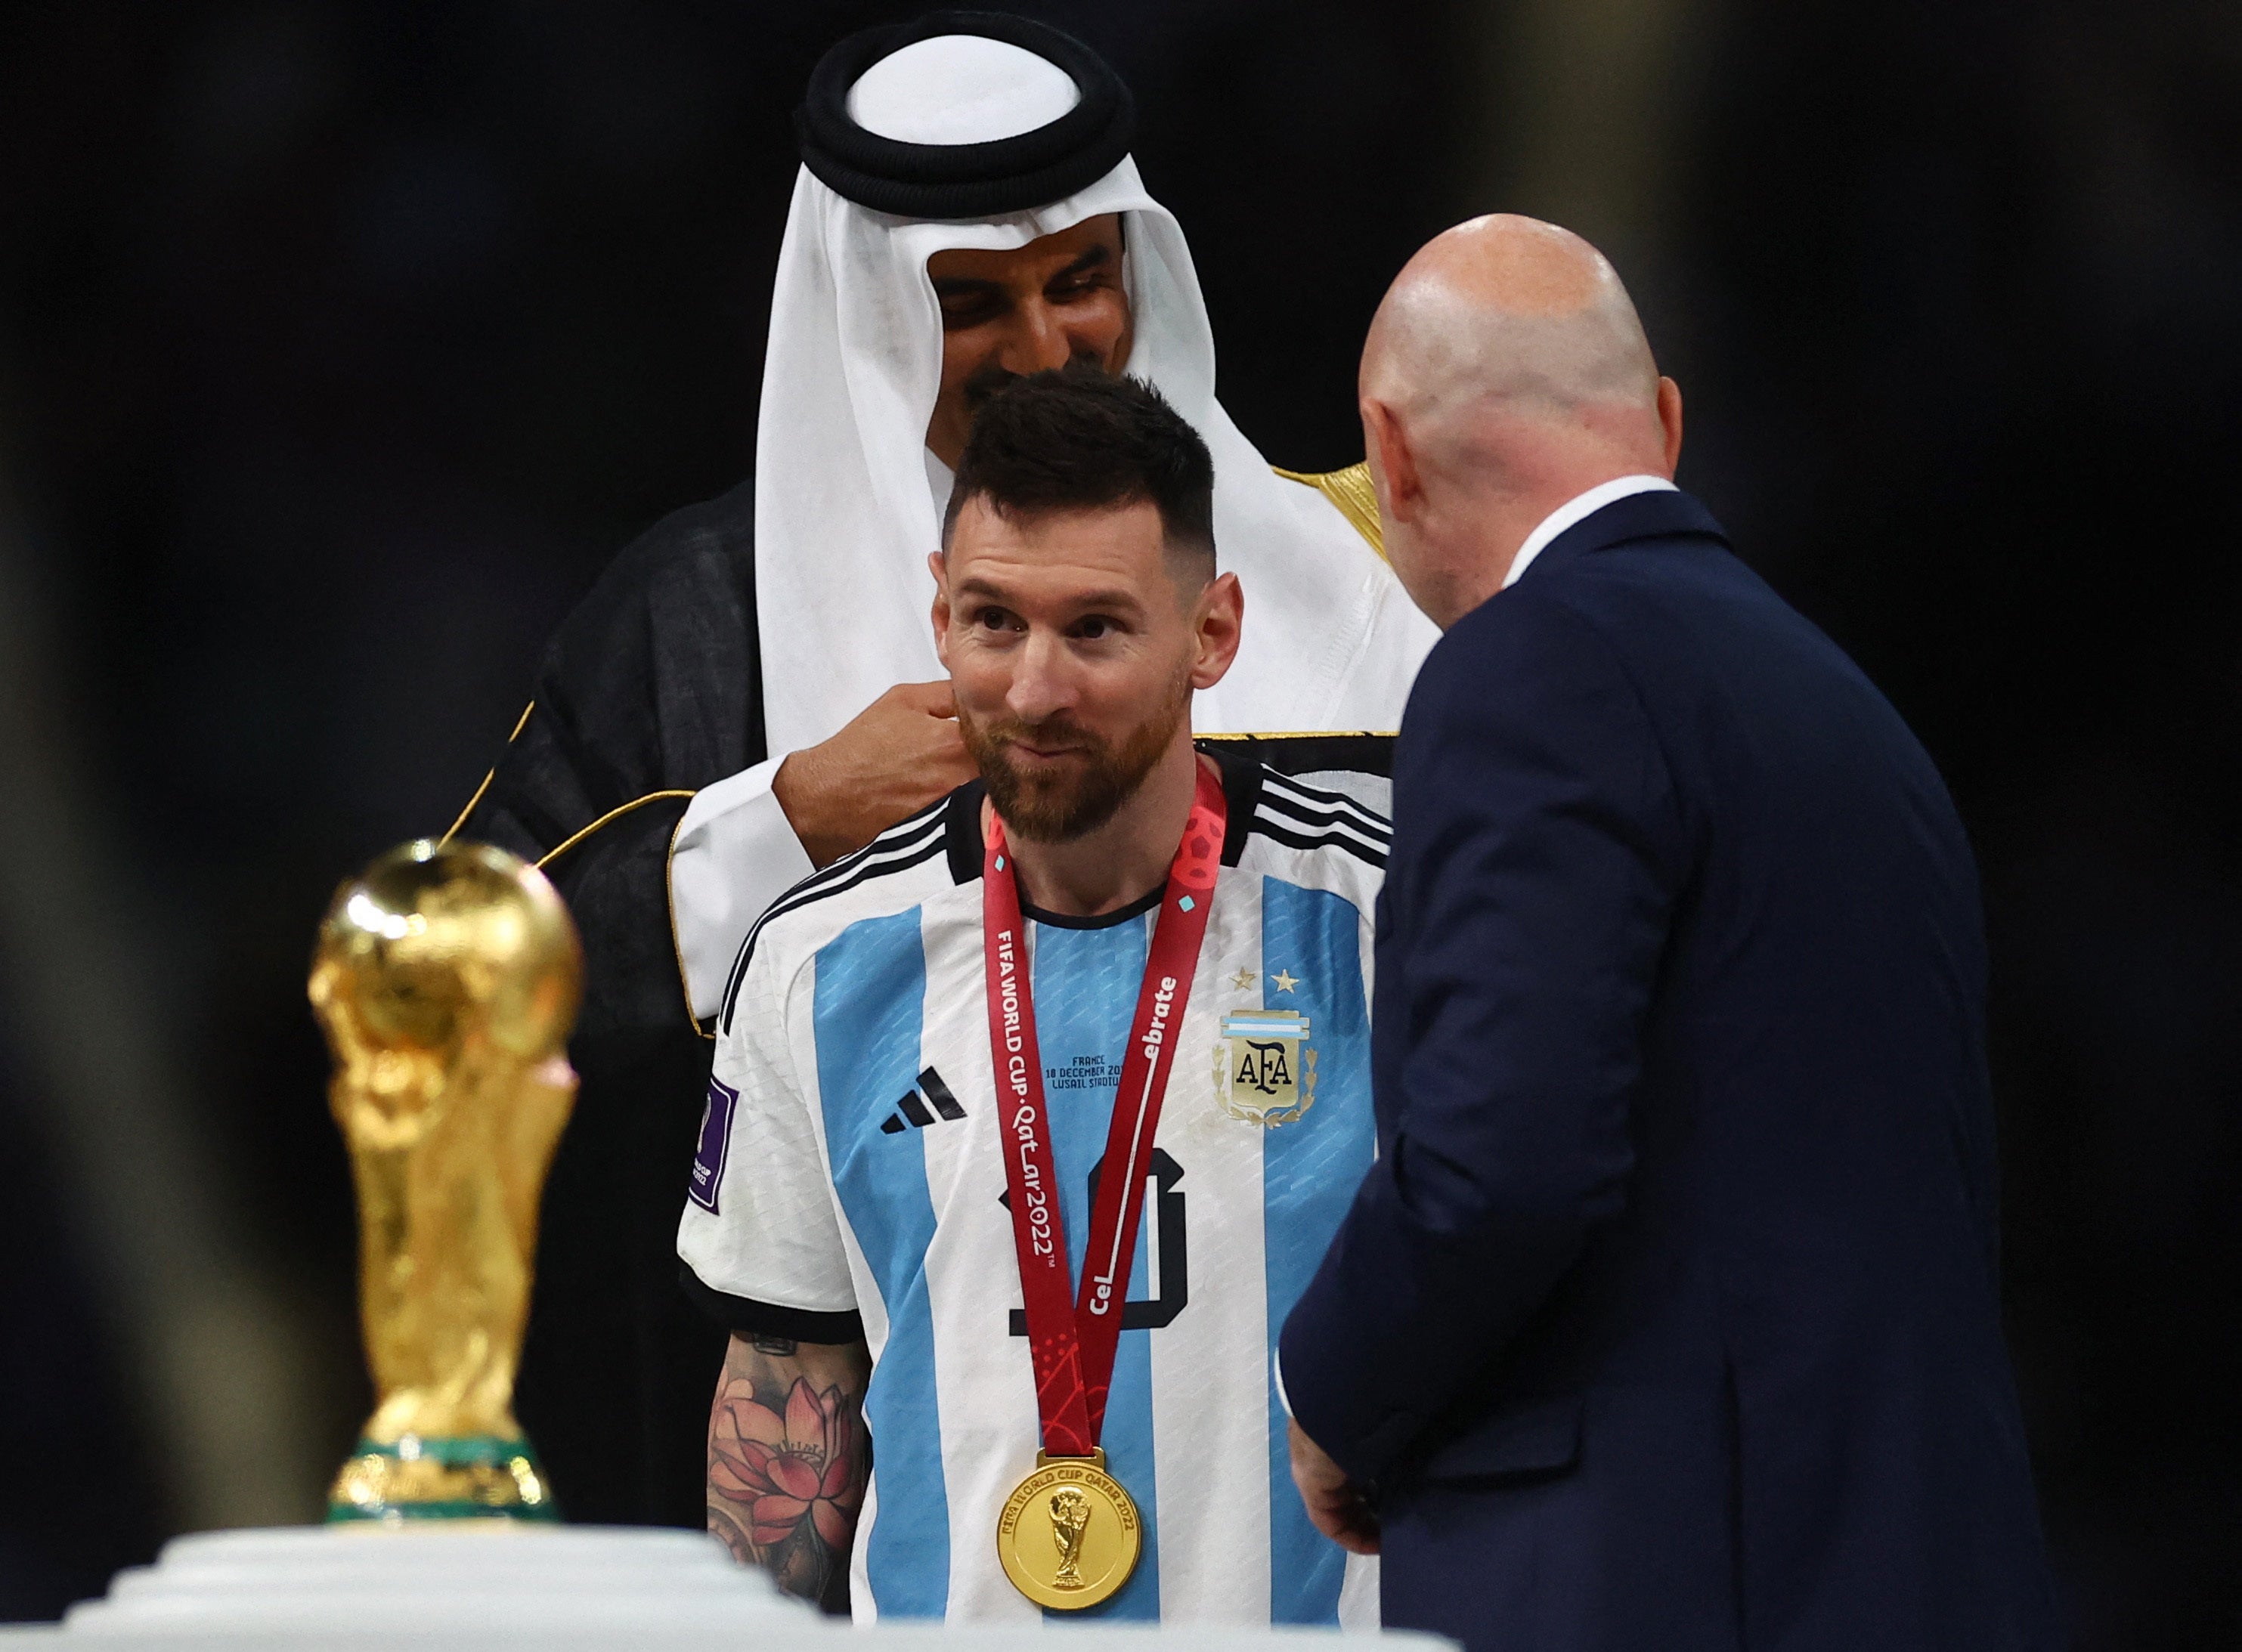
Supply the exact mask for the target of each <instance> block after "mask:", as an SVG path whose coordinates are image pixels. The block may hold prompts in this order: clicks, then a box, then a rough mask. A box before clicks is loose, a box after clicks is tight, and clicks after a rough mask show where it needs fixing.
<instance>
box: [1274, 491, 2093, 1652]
mask: <svg viewBox="0 0 2242 1652" xmlns="http://www.w3.org/2000/svg"><path fill="white" fill-rule="evenodd" d="M1393 809H1394V838H1393V855H1392V860H1391V864H1390V866H1389V868H1388V872H1387V881H1386V892H1385V895H1384V897H1383V900H1382V902H1381V909H1380V912H1379V926H1378V951H1377V959H1378V977H1377V984H1376V1020H1375V1027H1374V1031H1373V1049H1374V1058H1373V1066H1374V1076H1375V1083H1376V1087H1377V1115H1378V1134H1379V1160H1378V1163H1377V1165H1376V1166H1375V1167H1374V1168H1373V1170H1372V1172H1371V1173H1370V1174H1369V1176H1368V1178H1367V1179H1366V1180H1365V1182H1364V1183H1363V1186H1362V1188H1361V1190H1360V1192H1359V1194H1358V1196H1357V1197H1356V1199H1355V1201H1354V1204H1353V1207H1352V1209H1351V1210H1350V1212H1349V1214H1348V1215H1347V1218H1346V1221H1345V1223H1344V1225H1343V1226H1342V1227H1341V1228H1340V1230H1339V1234H1338V1237H1337V1238H1336V1239H1335V1240H1334V1241H1333V1242H1332V1247H1331V1250H1330V1252H1329V1254H1327V1255H1326V1258H1325V1259H1324V1262H1323V1265H1322V1267H1321V1269H1320V1270H1319V1272H1318V1274H1316V1276H1315V1279H1314V1281H1313V1282H1312V1284H1311V1285H1310V1287H1309V1288H1308V1290H1307V1293H1306V1295H1305V1296H1304V1297H1303V1298H1302V1300H1301V1301H1300V1302H1299V1306H1298V1307H1297V1308H1296V1309H1295V1310H1294V1311H1293V1313H1292V1315H1291V1318H1290V1319H1289V1321H1287V1323H1286V1325H1285V1330H1284V1334H1283V1342H1282V1361H1283V1370H1284V1374H1285V1384H1286V1388H1287V1390H1288V1393H1289V1397H1290V1400H1291V1402H1292V1408H1293V1411H1294V1415H1295V1416H1296V1417H1297V1418H1298V1419H1299V1422H1300V1424H1301V1426H1302V1427H1303V1428H1306V1431H1307V1432H1308V1434H1309V1435H1311V1436H1312V1438H1314V1439H1315V1440H1316V1441H1318V1442H1319V1443H1320V1444H1321V1445H1322V1446H1323V1447H1324V1448H1326V1450H1328V1451H1329V1452H1330V1453H1331V1454H1332V1456H1334V1457H1335V1458H1336V1459H1338V1461H1339V1463H1340V1464H1341V1465H1342V1466H1344V1467H1345V1468H1346V1469H1347V1470H1348V1471H1349V1473H1350V1474H1352V1475H1353V1476H1354V1477H1355V1478H1356V1480H1357V1481H1359V1483H1362V1484H1364V1485H1366V1486H1369V1487H1372V1488H1374V1489H1375V1492H1376V1495H1377V1497H1378V1500H1379V1508H1380V1512H1381V1517H1382V1520H1383V1522H1384V1528H1385V1572H1384V1585H1383V1588H1384V1595H1385V1602H1386V1622H1387V1623H1388V1624H1390V1625H1409V1626H1415V1627H1422V1628H1427V1629H1440V1630H1442V1631H1444V1632H1446V1633H1448V1634H1451V1635H1456V1636H1458V1637H1459V1638H1460V1639H1461V1640H1463V1641H1464V1642H1465V1643H1466V1644H1467V1646H1468V1647H1470V1648H1471V1649H1473V1652H1482V1649H1488V1652H1491V1649H1496V1648H1504V1649H1507V1648H1513V1647H1520V1648H1523V1647H1536V1648H1543V1647H1546V1648H1562V1649H1567V1652H1574V1649H1591V1648H1628V1649H1635V1648H1656V1649H1661V1652H1682V1649H1697V1648H1718V1649H1735V1648H1744V1647H1750V1648H1755V1649H1758V1648H1768V1647H1783V1648H1790V1647H1797V1648H1813V1649H1817V1652H1818V1649H1828V1648H1856V1647H1857V1648H1863V1649H1867V1648H1876V1649H1887V1648H1930V1647H1953V1648H1968V1649H1970V1652H1993V1649H2000V1648H2017V1647H2030V1648H2042V1647H2051V1646H2053V1645H2056V1644H2057V1642H2058V1641H2059V1638H2060V1632H2059V1629H2058V1628H2057V1609H2056V1605H2055V1602H2054V1595H2053V1588H2052V1584H2051V1578H2050V1575H2049V1572H2048V1568H2047V1565H2046V1561H2045V1558H2044V1552H2043V1548H2042V1543H2041V1538H2040V1534H2039V1526H2038V1517H2037V1510H2036V1508H2035V1504H2034V1499H2033V1493H2032V1487H2031V1474H2030V1470H2029V1468H2028V1466H2027V1463H2026V1460H2025V1454H2024V1435H2023V1428H2022V1426H2021V1422H2020V1419H2019V1417H2018V1414H2017V1400H2016V1395H2015V1389H2014V1383H2013V1379H2012V1378H2011V1375H2010V1369H2009V1364H2008V1359H2007V1355H2006V1353H2005V1351H2004V1347H2003V1344H2002V1340H2001V1330H2000V1321H1999V1301H1998V1291H1997V1275H1996V1258H1995V1249H1996V1240H1995V1226H1996V1223H1995V1197H1994V1180H1995V1178H1994V1155H1993V1124H1992V1112H1991V1106H1990V1099H1989V1096H1988V1093H1987V1084H1986V1074H1985V1060H1984V1040H1983V1020H1984V973H1985V960H1984V942H1983V936H1982V926H1981V921H1980V916H1979V911H1978V899H1977V880H1976V873H1975V870H1974V867H1973V864H1972V861H1971V858H1970V846H1969V844H1968V841H1967V839H1965V838H1964V836H1963V830H1962V826H1961V823H1960V821H1959V820H1958V819H1957V818H1956V815H1955V812H1954V807H1953V805H1952V803H1951V801H1950V799H1949V798H1948V796H1947V793H1946V789H1945V787H1944V786H1943V784H1942V783H1941V781H1940V779H1939V777H1938V774H1937V771H1936V769H1934V768H1933V766H1932V765H1931V763H1930V758H1929V757H1928V756H1927V755H1926V754H1925V753H1924V752H1923V748H1922V747H1921V746H1919V745H1918V744H1917V743H1916V739H1915V738H1914V736H1913V735H1911V734H1910V732H1908V729H1907V727H1906V726H1905V725H1904V724H1903V723H1902V722H1901V720H1900V719H1899V716H1898V714H1897V713H1896V712H1894V711H1893V710H1892V708H1891V706H1890V705H1889V704H1888V703H1887V702H1886V701H1885V699H1883V696H1882V695H1881V694H1879V693H1878V692H1876V689H1875V688H1874V687H1873V686H1871V685H1870V684H1869V681H1868V679H1866V678H1864V677H1863V675H1862V674H1861V672H1859V670H1858V669H1856V667H1855V666H1854V665H1853V664H1852V662H1851V661H1850V660H1849V659H1846V657H1845V656H1844V655H1843V653H1842V652H1839V651H1838V649H1837V648H1836V646H1835V645H1833V644H1831V643H1830V642H1829V639H1827V638H1825V637H1824V636H1822V633H1821V632H1818V631H1817V630H1816V629H1815V628H1814V626H1812V625H1809V624H1808V623H1807V622H1806V620H1805V619H1802V618H1801V617H1800V616H1799V615H1798V614H1797V613H1796V612H1794V611H1793V610H1792V609H1791V608H1789V606H1788V605H1786V604H1784V603H1783V601H1782V599H1780V598H1778V597H1777V596H1776V595H1775V593H1774V592H1772V591H1771V590H1769V588H1768V586H1767V585H1765V584H1764V583H1763V582H1762V581H1761V580H1760V579H1759V578H1758V577H1757V576H1756V575H1755V574H1754V573H1752V572H1751V571H1750V570H1749V569H1748V568H1746V567H1745V566H1744V565H1742V563H1741V562H1739V561H1738V560H1737V559H1736V558H1735V556H1734V555H1733V554H1731V553H1730V552H1729V551H1728V548H1727V545H1726V543H1725V540H1724V538H1723V536H1722V532H1721V529H1720V526H1719V525H1718V524H1717V523H1715V521H1714V519H1713V518H1712V517H1711V515H1710V514H1709V513H1708V512H1707V511H1706V510H1705V508H1704V507H1703V506H1702V505H1700V504H1698V503H1697V501H1696V500H1695V499H1693V498H1689V497H1688V495H1686V494H1682V493H1671V492H1654V493H1647V494H1639V495H1636V496H1634V497H1632V498H1625V499H1621V500H1620V501H1618V502H1616V503H1614V504H1612V505H1608V506H1606V507H1605V508H1603V509H1602V510H1601V511H1599V512H1595V513H1594V515H1592V516H1590V517H1589V518H1587V519H1586V520H1584V521H1583V522H1581V523H1580V524H1578V525H1575V526H1574V527H1573V528H1572V529H1571V530H1569V531H1568V532H1565V533H1564V534H1562V535H1561V536H1560V537H1559V538H1557V539H1555V540H1554V541H1553V542H1552V543H1551V545H1549V547H1548V548H1547V550H1546V551H1544V552H1543V553H1542V554H1541V557H1540V558H1538V559H1537V560H1536V561H1535V562H1534V564H1533V565H1530V566H1529V567H1528V568H1527V571H1526V572H1525V573H1524V574H1523V575H1522V576H1521V578H1520V580H1519V582H1518V583H1517V584H1516V585H1513V586H1512V587H1511V588H1510V589H1508V590H1507V591H1505V592H1501V593H1500V594H1499V595H1497V596H1496V597H1494V599H1492V600H1490V601H1488V602H1487V603H1486V604H1484V605H1482V606H1480V608H1479V609H1477V610H1476V611H1474V612H1472V613H1471V614H1469V615H1467V617H1466V618H1465V619H1462V620H1460V622H1459V623H1458V624H1457V625H1455V626H1454V627H1453V629H1452V630H1451V631H1450V632H1448V633H1447V636H1446V637H1444V638H1443V639H1441V641H1440V645H1439V646H1438V647H1436V648H1435V649H1434V650H1433V652H1432V655H1431V657H1430V658H1429V659H1427V660H1426V664H1425V667H1424V670H1423V672H1422V674H1421V675H1420V677H1419V679H1418V680H1417V685H1416V687H1415V690H1414V691H1413V693H1412V694H1411V696H1410V700H1409V706H1408V713H1407V717H1406V720H1405V721H1404V723H1403V725H1402V729H1401V738H1400V744H1399V747H1398V749H1397V752H1396V755H1395V772H1394V792H1393Z"/></svg>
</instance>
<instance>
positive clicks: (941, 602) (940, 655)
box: [926, 551, 950, 671]
mask: <svg viewBox="0 0 2242 1652" xmlns="http://www.w3.org/2000/svg"><path fill="white" fill-rule="evenodd" d="M949 567H950V565H949V562H948V560H947V558H945V557H944V556H943V552H939V551H932V552H928V553H927V558H926V571H927V572H929V573H930V574H932V575H933V576H934V616H933V618H934V657H935V658H936V659H938V660H940V661H941V662H942V665H943V670H945V671H946V670H948V669H949V667H950V581H949V579H948V578H947V577H946V576H947V574H948V572H949Z"/></svg>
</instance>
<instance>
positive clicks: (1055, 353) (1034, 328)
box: [1003, 296, 1074, 374]
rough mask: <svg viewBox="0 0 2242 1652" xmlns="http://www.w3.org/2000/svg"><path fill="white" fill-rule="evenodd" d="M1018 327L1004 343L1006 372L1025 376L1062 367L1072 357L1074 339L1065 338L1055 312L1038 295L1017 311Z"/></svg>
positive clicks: (1063, 327)
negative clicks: (1046, 369)
mask: <svg viewBox="0 0 2242 1652" xmlns="http://www.w3.org/2000/svg"><path fill="white" fill-rule="evenodd" d="M1017 315H1018V318H1019V320H1018V324H1017V325H1016V326H1015V327H1014V328H1013V330H1012V337H1011V338H1010V339H1009V340H1007V341H1006V342H1007V348H1006V350H1005V351H1004V358H1003V359H1004V366H1005V368H1006V370H1007V371H1011V372H1016V373H1021V374H1026V373H1036V372H1041V371H1044V369H1045V368H1049V367H1064V366H1065V365H1067V363H1068V362H1069V361H1071V360H1072V359H1073V358H1074V340H1073V339H1072V338H1070V337H1069V336H1068V335H1067V331H1066V326H1065V324H1064V320H1063V319H1062V318H1061V317H1060V315H1059V313H1058V311H1057V309H1055V308H1054V307H1053V306H1052V305H1051V304H1047V303H1045V302H1044V299H1043V298H1041V297H1040V296H1038V297H1036V298H1030V299H1029V300H1028V301H1027V302H1026V303H1025V304H1022V305H1021V306H1020V307H1019V309H1018V311H1017Z"/></svg>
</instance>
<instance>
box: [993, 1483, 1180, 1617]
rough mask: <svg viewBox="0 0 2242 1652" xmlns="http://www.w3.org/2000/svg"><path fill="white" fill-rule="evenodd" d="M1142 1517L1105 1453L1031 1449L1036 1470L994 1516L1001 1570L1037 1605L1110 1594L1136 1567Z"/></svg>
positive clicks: (1069, 1604)
mask: <svg viewBox="0 0 2242 1652" xmlns="http://www.w3.org/2000/svg"><path fill="white" fill-rule="evenodd" d="M1142 1553H1144V1522H1143V1520H1142V1519H1141V1518H1139V1516H1138V1513H1137V1505H1136V1504H1135V1503H1134V1502H1131V1501H1130V1498H1129V1494H1128V1493H1127V1492H1126V1491H1124V1490H1123V1489H1122V1488H1121V1482H1120V1481H1118V1480H1116V1479H1114V1478H1113V1476H1112V1475H1109V1474H1107V1473H1106V1472H1105V1454H1104V1452H1103V1451H1098V1452H1095V1453H1093V1454H1092V1455H1090V1456H1087V1457H1053V1456H1049V1455H1045V1454H1044V1453H1043V1452H1040V1451H1038V1452H1037V1453H1036V1471H1035V1473H1033V1474H1031V1475H1029V1476H1028V1477H1027V1478H1026V1479H1025V1480H1023V1481H1021V1482H1020V1483H1019V1484H1018V1485H1017V1486H1016V1487H1015V1488H1013V1490H1012V1495H1010V1497H1007V1498H1006V1499H1005V1500H1004V1513H1003V1514H1001V1515H998V1516H997V1559H998V1560H999V1561H1001V1562H1003V1563H1004V1575H1005V1576H1007V1577H1009V1578H1010V1579H1011V1580H1012V1587H1013V1588H1017V1589H1018V1590H1019V1591H1020V1593H1021V1594H1023V1595H1026V1596H1027V1597H1028V1598H1029V1599H1030V1600H1031V1601H1033V1602H1035V1603H1036V1604H1037V1606H1042V1607H1047V1608H1049V1609H1051V1610H1052V1611H1056V1612H1079V1611H1082V1610H1083V1609H1085V1608H1088V1607H1092V1606H1097V1605H1100V1604H1102V1603H1103V1602H1106V1601H1110V1600H1111V1599H1112V1598H1113V1597H1114V1595H1118V1594H1119V1593H1120V1591H1121V1586H1122V1585H1123V1584H1124V1583H1125V1582H1128V1581H1129V1575H1130V1574H1131V1572H1133V1571H1135V1570H1136V1569H1137V1557H1138V1555H1141V1554H1142Z"/></svg>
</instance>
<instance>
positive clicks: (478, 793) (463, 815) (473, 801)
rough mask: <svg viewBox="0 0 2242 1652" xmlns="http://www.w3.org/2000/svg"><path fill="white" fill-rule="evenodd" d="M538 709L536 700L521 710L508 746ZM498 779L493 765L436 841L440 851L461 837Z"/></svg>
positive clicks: (526, 725) (519, 736)
mask: <svg viewBox="0 0 2242 1652" xmlns="http://www.w3.org/2000/svg"><path fill="white" fill-rule="evenodd" d="M536 709H537V702H536V701H535V700H532V701H530V702H529V704H528V705H527V706H523V707H522V708H521V716H520V718H519V719H517V720H516V721H515V723H514V732H513V733H511V734H509V735H507V737H506V743H507V745H508V746H511V745H513V744H514V741H516V740H518V739H520V738H521V731H522V730H524V729H526V728H527V727H528V726H529V714H530V712H534V711H535V710H536ZM495 779H498V766H497V765H496V764H493V765H492V766H491V771H490V772H489V773H487V774H486V775H484V776H483V783H482V784H481V785H480V786H477V787H476V788H475V794H474V796H473V797H471V798H469V799H467V807H466V808H464V809H461V810H460V818H459V819H456V820H454V821H453V822H452V824H451V825H450V826H447V827H446V828H445V832H444V835H443V836H442V837H440V838H439V839H436V846H437V847H438V848H439V849H440V848H442V847H443V846H445V845H446V844H447V843H449V842H451V840H452V839H453V838H456V837H458V836H459V835H460V827H461V826H465V825H467V817H468V816H469V815H471V814H473V813H474V812H475V805H477V804H478V803H480V802H481V801H482V800H483V793H486V792H487V791H489V790H490V787H491V782H492V781H493V780H495Z"/></svg>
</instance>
